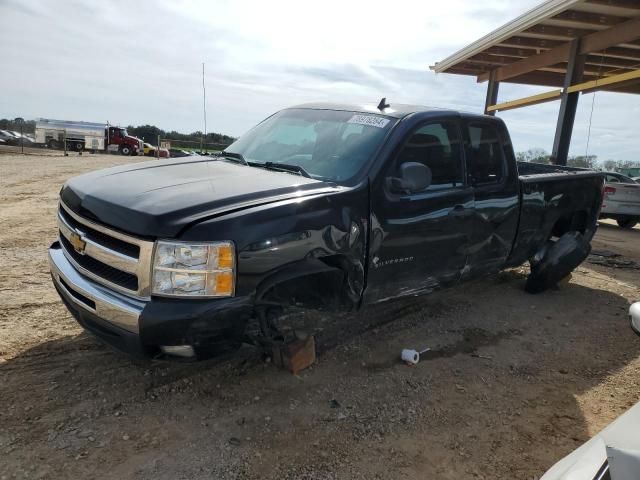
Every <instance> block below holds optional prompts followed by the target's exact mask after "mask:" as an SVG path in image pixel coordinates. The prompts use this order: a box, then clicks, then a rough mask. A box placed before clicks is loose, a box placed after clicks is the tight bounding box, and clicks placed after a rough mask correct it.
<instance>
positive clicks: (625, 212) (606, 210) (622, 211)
mask: <svg viewBox="0 0 640 480" xmlns="http://www.w3.org/2000/svg"><path fill="white" fill-rule="evenodd" d="M600 216H603V217H611V218H623V217H640V204H638V203H631V202H616V201H612V200H608V199H607V198H606V197H605V199H604V201H603V202H602V209H601V210H600Z"/></svg>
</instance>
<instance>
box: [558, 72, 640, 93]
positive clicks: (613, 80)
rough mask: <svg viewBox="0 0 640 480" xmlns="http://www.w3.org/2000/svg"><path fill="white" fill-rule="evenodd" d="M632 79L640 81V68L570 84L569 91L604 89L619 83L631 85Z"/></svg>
mask: <svg viewBox="0 0 640 480" xmlns="http://www.w3.org/2000/svg"><path fill="white" fill-rule="evenodd" d="M630 81H640V70H634V71H632V72H626V73H621V74H619V75H612V76H610V77H604V78H598V79H596V80H591V81H588V82H582V83H577V84H575V85H570V86H569V87H568V88H567V92H568V93H574V92H585V91H590V92H593V91H595V90H602V87H606V86H610V87H611V86H613V85H616V84H618V83H625V85H629V84H630V83H629V82H630Z"/></svg>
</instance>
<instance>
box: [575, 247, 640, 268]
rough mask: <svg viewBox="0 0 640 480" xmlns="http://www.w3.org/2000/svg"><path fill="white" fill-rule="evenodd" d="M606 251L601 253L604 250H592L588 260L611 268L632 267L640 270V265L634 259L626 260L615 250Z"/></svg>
mask: <svg viewBox="0 0 640 480" xmlns="http://www.w3.org/2000/svg"><path fill="white" fill-rule="evenodd" d="M604 252H606V254H605V255H601V254H602V253H603V251H600V252H598V253H596V252H591V255H589V257H588V258H587V262H589V263H591V264H594V265H603V266H605V267H611V268H630V269H634V270H640V265H639V264H638V263H636V262H634V261H633V260H625V259H624V258H621V257H622V255H619V254H617V253H613V252H608V251H606V250H605V251H604Z"/></svg>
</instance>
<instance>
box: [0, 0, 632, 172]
mask: <svg viewBox="0 0 640 480" xmlns="http://www.w3.org/2000/svg"><path fill="white" fill-rule="evenodd" d="M537 3H539V2H538V1H531V0H517V1H516V0H510V1H509V0H485V1H482V2H479V1H470V0H467V1H458V0H448V1H447V2H436V1H424V0H422V1H412V0H401V1H398V2H388V1H387V2H382V1H377V0H368V1H360V0H349V1H347V0H339V1H336V0H323V1H322V2H305V1H300V0H297V1H289V0H269V1H258V0H254V1H245V0H235V1H231V0H230V1H226V0H215V1H212V0H210V1H206V0H192V1H180V2H177V1H154V2H151V1H146V0H136V1H124V0H108V1H102V2H95V1H91V2H88V1H84V0H77V1H75V0H57V1H55V2H53V1H46V0H0V45H2V47H3V48H2V50H3V54H2V56H1V57H0V118H14V117H18V116H20V117H24V118H26V119H34V118H39V117H44V118H59V119H65V120H86V121H96V122H102V121H104V122H107V121H109V122H110V123H111V124H119V125H123V126H125V125H142V124H152V125H156V126H158V127H160V128H162V129H164V130H178V131H182V132H192V131H197V130H202V129H203V98H202V63H203V62H204V63H205V84H206V95H207V100H206V109H207V131H209V132H212V131H213V132H219V133H226V134H228V135H233V136H239V135H241V134H242V133H243V132H245V131H247V130H248V129H249V128H251V126H253V125H254V124H256V123H257V122H259V121H260V120H262V119H263V118H265V117H266V116H268V115H270V114H271V113H273V112H274V111H277V110H279V109H281V108H285V107H288V106H291V105H296V104H300V103H305V102H315V101H332V102H347V103H363V102H367V103H375V104H377V103H378V101H379V100H380V98H381V97H386V98H387V102H388V103H391V104H393V103H394V102H395V103H413V104H420V105H428V106H437V107H446V108H454V109H458V110H466V111H470V112H482V109H483V106H484V98H485V92H486V84H478V83H476V81H475V78H474V77H466V76H459V75H446V74H438V75H436V74H435V73H433V72H432V71H430V70H429V68H428V67H429V65H433V64H434V63H435V62H436V61H439V60H442V59H444V58H445V57H447V56H448V55H450V54H451V53H453V52H455V51H456V50H458V49H460V48H462V47H464V46H466V45H468V44H469V43H470V42H473V41H474V40H476V39H478V38H480V37H481V36H483V35H485V34H486V33H488V32H490V31H491V30H493V29H495V28H497V27H499V26H500V25H502V24H504V23H506V22H508V21H510V20H512V19H513V18H515V17H516V16H518V15H520V14H522V13H524V12H525V11H527V10H528V9H530V8H532V7H534V6H535V5H536V4H537ZM542 90H544V88H542V89H541V88H540V87H527V86H516V85H508V84H502V85H501V87H500V94H499V98H498V101H506V100H512V99H515V98H519V97H522V96H526V95H531V94H534V93H539V92H540V91H542ZM592 102H593V113H591V112H592ZM558 107H559V102H550V103H546V104H541V105H537V106H534V107H527V108H522V109H517V110H513V111H509V112H505V113H503V114H499V116H501V117H502V118H503V119H504V120H505V121H506V122H507V125H508V126H509V129H510V131H511V135H512V139H513V143H514V148H515V149H516V151H523V150H527V149H529V148H534V147H539V148H544V149H545V150H547V151H550V150H551V146H552V143H553V135H554V131H555V123H556V119H557V114H558ZM638 118H640V95H629V94H614V93H605V92H598V93H596V94H595V96H594V94H588V95H584V96H582V97H581V98H580V102H579V106H578V112H577V116H576V123H575V128H574V133H573V139H572V146H571V151H570V154H571V155H584V154H586V153H588V154H595V155H598V157H599V159H601V160H606V159H618V160H640V155H639V154H638V152H639V148H638V141H637V131H638ZM590 119H591V129H590V131H591V132H590V136H589V135H588V131H589V123H590ZM588 137H589V142H588V148H587V138H588Z"/></svg>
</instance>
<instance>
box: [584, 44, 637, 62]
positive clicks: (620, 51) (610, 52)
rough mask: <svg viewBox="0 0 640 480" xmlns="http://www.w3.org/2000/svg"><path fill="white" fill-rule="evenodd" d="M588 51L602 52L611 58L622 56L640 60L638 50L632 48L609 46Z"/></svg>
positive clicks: (627, 58)
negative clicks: (596, 50) (599, 49)
mask: <svg viewBox="0 0 640 480" xmlns="http://www.w3.org/2000/svg"><path fill="white" fill-rule="evenodd" d="M590 53H595V54H602V55H604V56H606V57H611V58H623V59H626V60H634V61H636V62H640V50H635V49H633V48H622V47H610V48H607V49H603V50H601V51H598V52H595V51H594V52H590Z"/></svg>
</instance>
